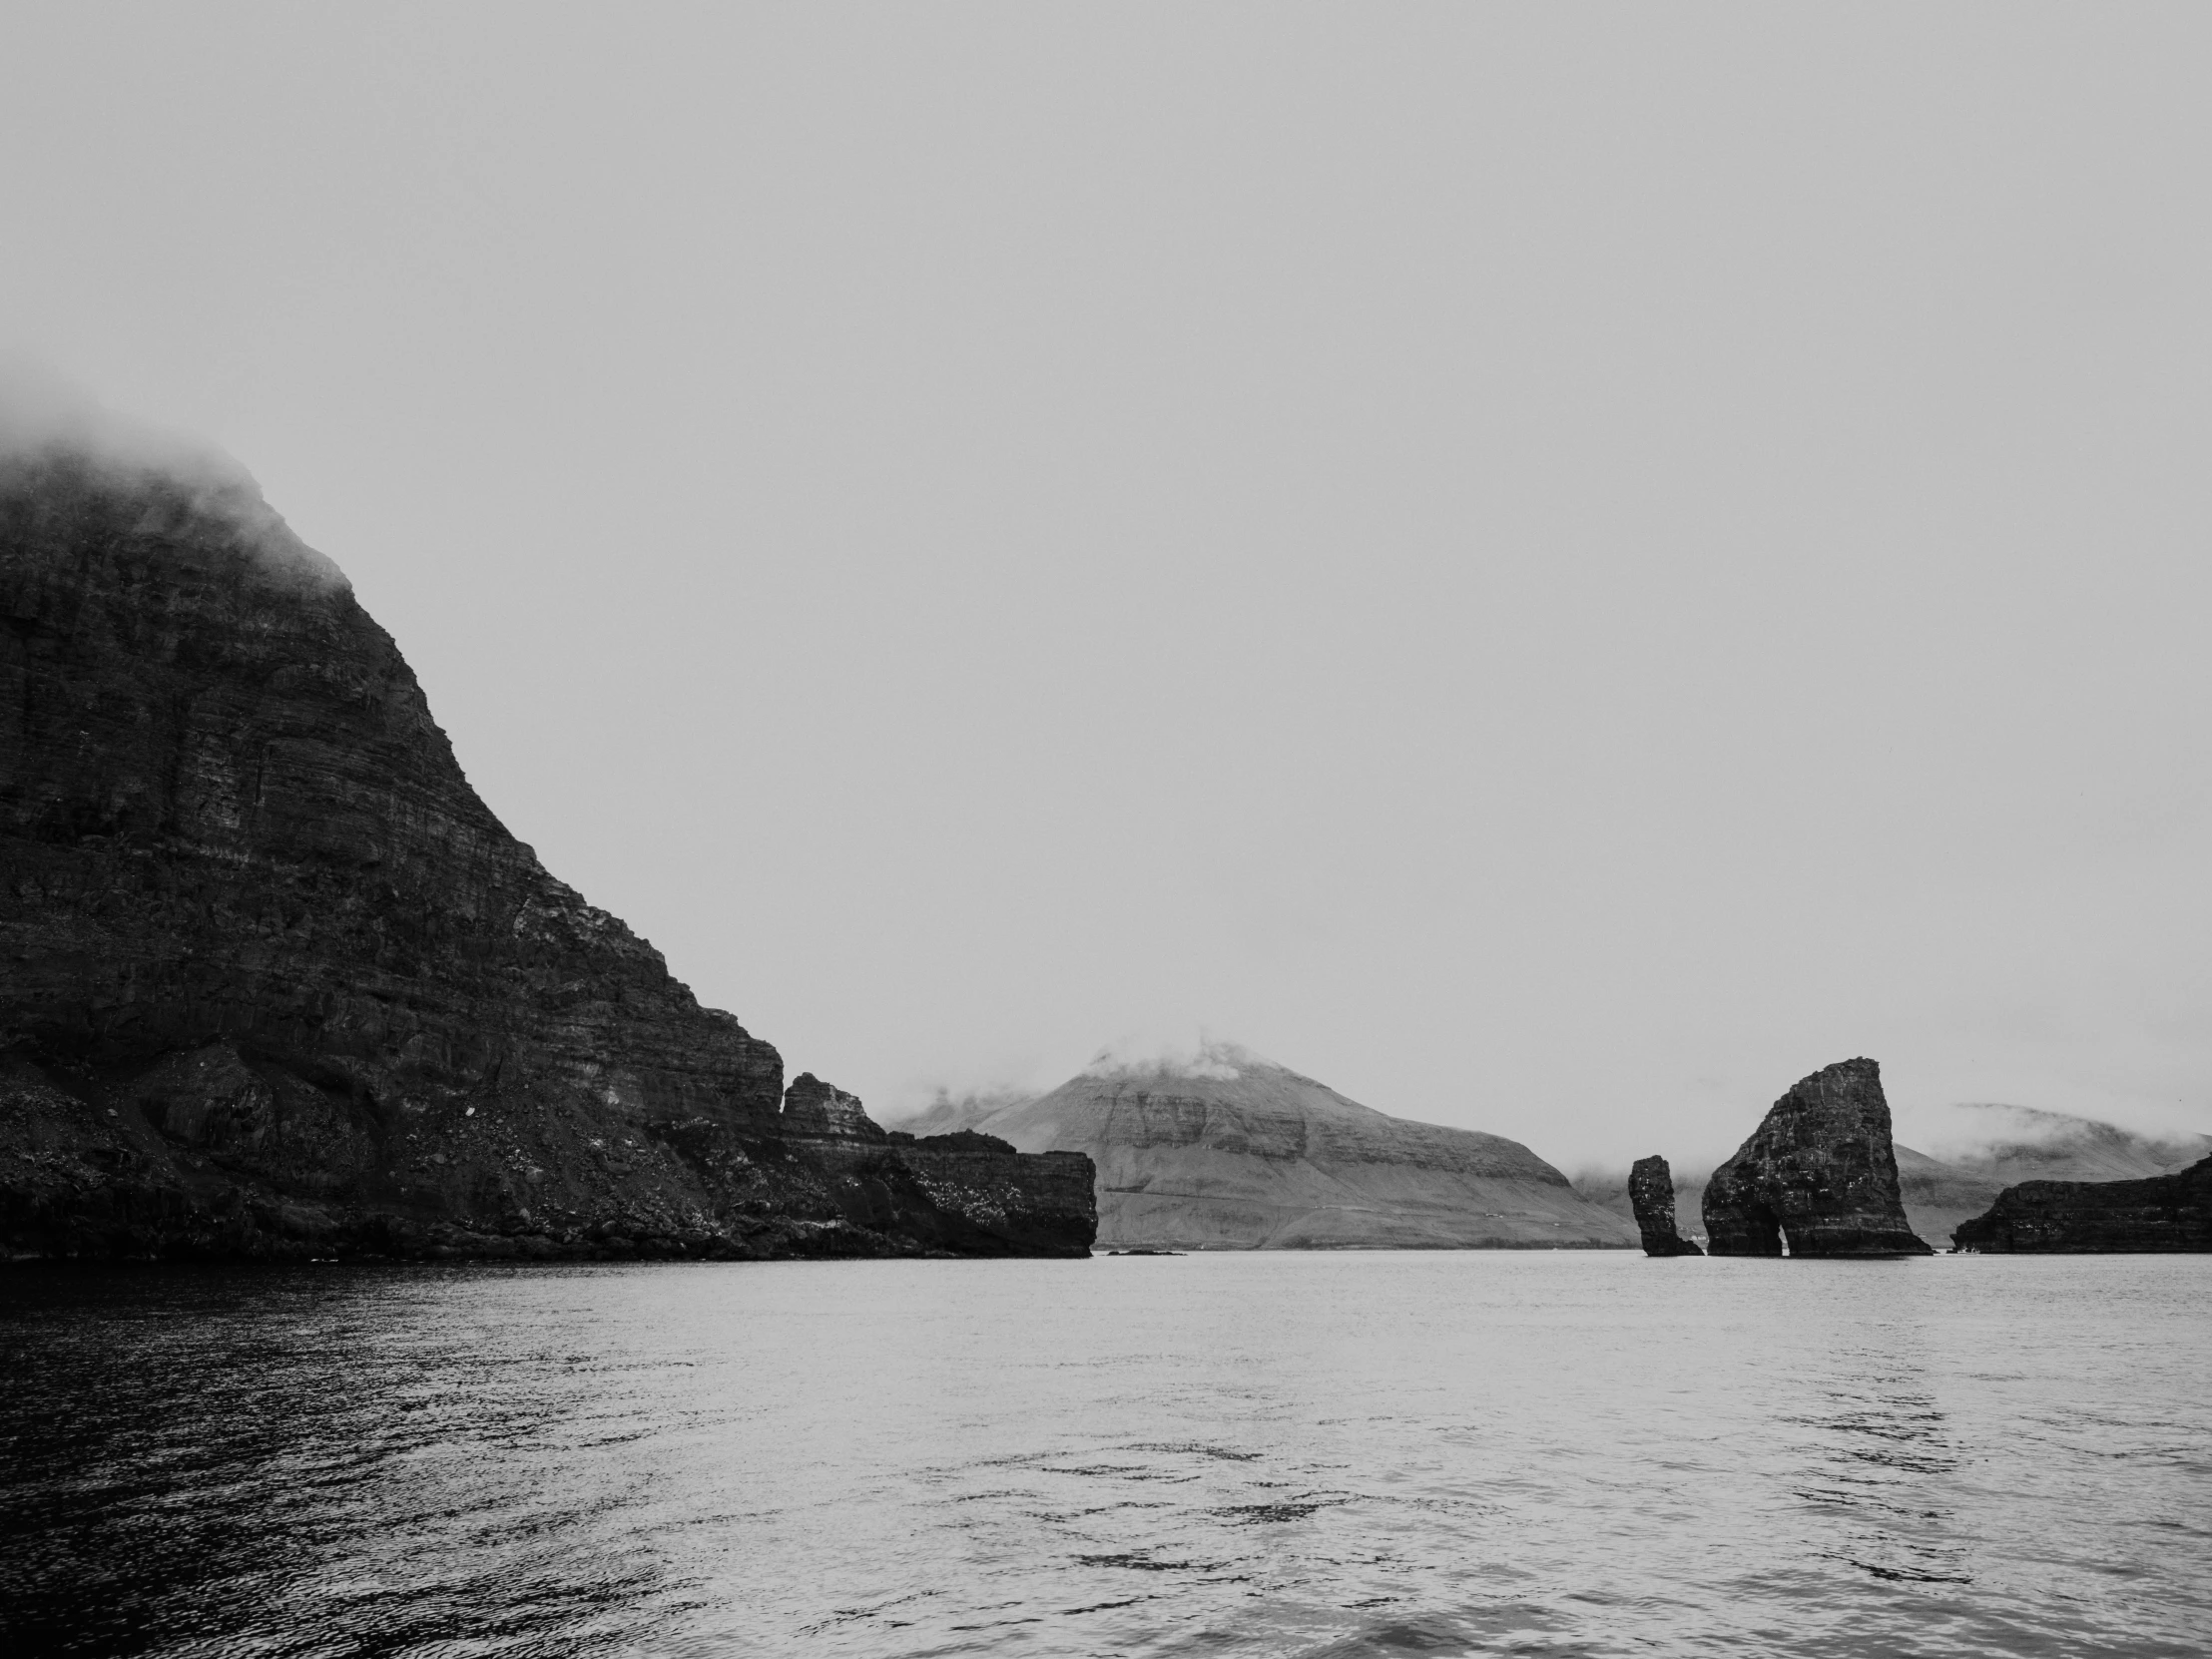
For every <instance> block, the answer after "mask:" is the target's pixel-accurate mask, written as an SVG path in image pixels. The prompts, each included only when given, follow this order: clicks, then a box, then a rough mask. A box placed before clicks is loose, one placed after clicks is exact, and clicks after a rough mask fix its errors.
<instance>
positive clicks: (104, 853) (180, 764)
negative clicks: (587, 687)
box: [0, 397, 1093, 1257]
mask: <svg viewBox="0 0 2212 1659" xmlns="http://www.w3.org/2000/svg"><path fill="white" fill-rule="evenodd" d="M14 407H15V408H16V410H17V412H16V414H15V415H13V416H12V417H11V419H12V422H13V424H12V426H11V428H10V430H11V433H12V436H11V448H10V449H9V451H8V453H7V454H6V455H5V456H0V624H4V626H0V853H4V863H0V870H4V874H5V879H6V882H7V889H8V890H7V896H8V898H9V900H10V901H9V903H8V904H7V905H6V906H5V907H4V908H0V960H4V961H5V962H6V963H7V970H6V972H5V973H0V1251H4V1252H6V1253H9V1254H18V1255H35V1256H49V1255H64V1256H96V1257H98V1256H119V1255H122V1256H149V1255H151V1256H164V1255H218V1256H220V1255H275V1256H286V1255H290V1256H297V1255H309V1254H333V1253H334V1254H356V1253H371V1254H401V1255H509V1256H512V1255H623V1254H637V1253H645V1254H657V1255H738V1256H778V1255H870V1254H900V1253H905V1254H916V1253H940V1254H941V1253H958V1254H1046V1255H1053V1254H1058V1255H1081V1254H1083V1253H1084V1250H1085V1247H1086V1246H1087V1245H1088V1243H1089V1239H1090V1236H1091V1230H1092V1225H1093V1221H1092V1217H1093V1211H1092V1200H1091V1194H1090V1182H1089V1166H1088V1164H1087V1163H1085V1162H1084V1161H1083V1160H1082V1159H1080V1158H1059V1159H1048V1160H1039V1159H1031V1158H1023V1157H1020V1156H1019V1155H1016V1154H1014V1153H1013V1152H1012V1151H1011V1150H1010V1149H1008V1148H1006V1147H1004V1146H1003V1145H1001V1144H998V1143H986V1142H982V1141H979V1140H975V1139H973V1138H970V1139H967V1140H963V1141H960V1142H958V1143H955V1144H936V1143H932V1142H928V1141H920V1142H915V1141H912V1140H911V1139H905V1140H893V1139H892V1138H890V1137H886V1136H885V1135H884V1133H883V1132H882V1131H881V1130H880V1129H878V1128H877V1127H876V1126H875V1125H874V1124H873V1123H871V1122H870V1121H869V1120H868V1119H867V1118H866V1116H865V1113H864V1112H863V1111H862V1109H861V1107H860V1103H859V1102H858V1101H857V1100H856V1099H854V1098H853V1097H851V1096H850V1095H847V1094H845V1093H843V1092H842V1091H838V1090H835V1089H833V1088H830V1086H828V1085H825V1084H821V1083H820V1082H819V1081H818V1080H816V1079H814V1078H812V1077H802V1078H801V1079H799V1080H798V1081H797V1082H796V1083H794V1085H793V1090H792V1093H791V1094H790V1095H787V1092H786V1090H785V1088H784V1075H783V1061H782V1057H781V1055H780V1054H779V1053H778V1052H777V1050H776V1049H775V1048H774V1047H773V1046H771V1045H770V1044H769V1043H767V1042H765V1041H762V1040H761V1039H759V1038H757V1037H755V1036H754V1035H752V1034H751V1033H750V1032H749V1031H747V1030H746V1029H745V1028H744V1027H743V1026H742V1025H741V1024H740V1023H739V1021H738V1020H737V1019H736V1018H734V1017H733V1016H731V1015H730V1014H727V1013H724V1012H721V1011H719V1010H716V1009H711V1008H703V1007H701V1006H700V1005H699V1003H698V1001H697V1000H696V999H695V998H694V997H693V995H692V993H691V991H690V990H689V988H688V987H686V986H685V985H683V984H682V983H680V982H678V981H677V980H676V979H675V978H674V977H672V976H671V975H670V973H669V971H668V967H667V964H666V962H665V961H664V960H663V958H662V957H661V955H660V953H659V952H658V951H656V950H655V949H654V948H653V947H652V946H651V945H650V944H648V943H647V942H646V941H645V940H643V939H641V938H639V937H638V936H637V935H636V934H634V933H633V932H631V930H630V929H629V928H628V927H627V926H625V925H624V924H623V923H622V922H621V921H620V920H619V919H618V918H616V917H615V916H613V915H611V914H609V913H608V912H606V911H604V910H601V909H598V908H596V907H594V906H593V905H591V904H589V903H587V902H586V901H585V900H584V899H583V898H582V897H581V896H580V895H579V894H578V893H576V892H575V891H574V890H573V889H572V888H570V887H568V886H567V885H566V884H565V883H563V882H561V881H559V880H557V879H555V878H554V877H553V876H552V875H551V874H550V873H549V872H548V871H547V870H546V869H545V868H544V866H543V865H542V864H541V863H540V862H539V861H538V859H537V857H536V855H535V853H534V852H533V851H532V850H531V848H530V847H528V846H527V845H525V844H523V843H522V842H521V841H519V840H517V839H516V838H515V837H514V836H513V835H512V834H510V833H509V832H508V830H506V828H505V826H503V825H502V824H501V823H500V822H499V820H498V819H497V818H496V817H494V816H493V815H492V813H491V812H490V810H489V809H488V808H487V807H486V806H485V805H484V803H483V802H482V800H481V799H479V798H478V796H477V795H476V793H475V791H474V790H473V789H472V788H470V786H469V784H468V782H467V780H466V779H465V778H464V777H463V776H462V773H461V770H460V768H459V766H458V765H457V764H456V762H455V760H454V758H453V753H452V749H451V746H450V744H449V743H448V742H447V740H446V736H445V734H444V733H443V732H442V731H441V730H440V729H439V727H438V726H437V724H436V722H435V721H434V720H433V719H432V718H431V715H430V710H429V706H428V702H427V700H426V699H425V698H424V696H423V693H422V690H421V688H420V686H419V685H418V684H417V683H416V681H415V678H414V676H413V674H412V672H411V671H410V670H409V668H408V666H407V664H406V662H405V660H404V659H403V658H402V657H401V656H400V654H399V652H398V649H397V647H396V646H395V645H394V643H393V642H392V640H391V638H390V636H389V635H388V634H386V633H385V632H384V631H383V629H381V628H380V627H378V626H377V624H376V623H375V622H374V621H373V620H372V619H371V618H370V617H369V616H368V615H367V614H366V612H364V611H363V610H362V609H361V607H360V605H359V604H358V602H357V601H356V600H355V598H354V596H353V593H352V591H351V588H350V587H349V585H348V584H346V583H345V582H344V580H343V579H342V578H341V577H338V576H336V574H335V572H334V568H333V567H329V566H328V562H327V561H324V560H321V559H320V558H319V556H318V555H313V554H311V553H309V552H308V551H307V550H305V549H304V548H302V547H300V546H299V544H298V543H297V538H295V537H292V536H291V535H290V533H289V531H288V530H286V529H284V528H283V526H282V522H281V520H280V519H278V518H277V516H276V515H275V514H274V513H272V512H270V511H269V510H268V508H267V506H266V503H264V502H263V501H262V498H261V495H260V492H259V490H258V488H256V487H255V486H254V484H253V481H252V480H251V478H248V477H246V476H245V475H244V474H243V472H240V471H237V470H236V469H235V463H231V462H228V461H227V459H225V458H223V457H220V456H215V457H212V458H211V457H210V456H209V455H208V454H207V453H205V452H203V451H200V450H198V449H189V448H188V451H187V452H186V453H185V454H184V455H183V457H182V458H179V457H178V455H177V453H176V451H175V450H174V449H173V447H172V446H171V445H170V443H169V440H167V439H166V438H159V437H156V438H148V437H146V436H145V435H144V434H143V433H142V432H140V431H138V430H137V429H135V428H132V427H130V426H129V425H128V424H122V425H118V424H117V423H115V422H112V421H108V420H106V419H105V417H104V416H102V415H101V414H100V413H99V411H97V410H88V409H86V408H85V407H84V406H83V405H82V404H79V403H71V402H69V401H68V400H66V399H61V400H58V401H57V400H56V399H54V398H52V397H48V398H46V399H45V401H43V402H40V401H37V400H26V399H24V398H21V397H18V398H17V399H16V401H15V404H14ZM26 408H28V409H29V410H30V411H31V412H30V413H29V414H25V413H23V412H22V411H23V410H24V409H26ZM802 1085H805V1087H802ZM793 1100H797V1101H798V1102H799V1103H800V1107H801V1109H799V1110H797V1111H793V1110H788V1109H787V1108H788V1106H789V1104H790V1102H791V1101H793ZM832 1108H833V1109H832Z"/></svg>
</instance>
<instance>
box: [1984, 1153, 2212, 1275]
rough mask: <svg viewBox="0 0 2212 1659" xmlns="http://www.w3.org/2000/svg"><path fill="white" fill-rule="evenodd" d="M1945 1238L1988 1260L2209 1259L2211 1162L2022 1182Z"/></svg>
mask: <svg viewBox="0 0 2212 1659" xmlns="http://www.w3.org/2000/svg"><path fill="white" fill-rule="evenodd" d="M1950 1238H1951V1243H1952V1244H1954V1245H1956V1246H1957V1247H1958V1248H1959V1249H1960V1250H1975V1251H1988V1252H1991V1253H2008V1252H2014V1251H2023V1252H2024V1251H2047V1252H2053V1253H2059V1252H2099V1253H2106V1252H2124V1251H2155V1252H2159V1253H2161V1254H2164V1253H2170V1252H2175V1251H2212V1158H2206V1159H2203V1160H2201V1161H2200V1162H2198V1163H2195V1164H2192V1165H2190V1166H2189V1167H2188V1168H2187V1169H2185V1170H2180V1171H2177V1172H2176V1173H2174V1174H2172V1175H2153V1176H2149V1177H2146V1178H2145V1179H2143V1180H2139V1181H2023V1182H2021V1183H2020V1184H2019V1185H2018V1186H2016V1187H2007V1188H2005V1189H2004V1191H2003V1192H2001V1193H1999V1194H1998V1195H1997V1201H1996V1203H1994V1204H1993V1205H1991V1206H1990V1207H1989V1211H1988V1214H1986V1215H1981V1216H1976V1217H1975V1218H1974V1219H1973V1220H1971V1221H1969V1222H1964V1223H1962V1224H1961V1225H1960V1226H1959V1228H1958V1230H1957V1231H1956V1232H1955V1233H1953V1234H1951V1236H1950Z"/></svg>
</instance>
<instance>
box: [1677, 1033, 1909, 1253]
mask: <svg viewBox="0 0 2212 1659" xmlns="http://www.w3.org/2000/svg"><path fill="white" fill-rule="evenodd" d="M1704 1208H1705V1237H1706V1249H1707V1250H1708V1251H1710V1252H1711V1253H1712V1254H1713V1255H1715V1256H1780V1255H1782V1254H1783V1253H1784V1251H1783V1244H1784V1240H1785V1239H1787V1241H1788V1245H1789V1251H1788V1253H1789V1254H1790V1255H1792V1256H1932V1255H1934V1254H1935V1252H1934V1251H1933V1250H1932V1249H1931V1248H1930V1247H1929V1246H1928V1245H1927V1244H1926V1243H1924V1242H1923V1241H1922V1240H1921V1239H1920V1238H1918V1237H1916V1236H1915V1234H1914V1232H1913V1230H1912V1227H1911V1226H1910V1225H1909V1224H1908V1223H1907V1221H1906V1219H1905V1203H1904V1199H1903V1197H1902V1196H1901V1194H1900V1192H1899V1190H1898V1161H1897V1152H1896V1149H1895V1147H1894V1146H1893V1145H1892V1142H1891V1138H1890V1103H1889V1101H1888V1100H1887V1099H1886V1098H1885V1097H1884V1096H1883V1093H1882V1068H1881V1067H1880V1066H1878V1065H1877V1064H1876V1063H1875V1062H1874V1061H1872V1060H1868V1059H1854V1060H1840V1061H1838V1062H1837V1063H1836V1064H1835V1065H1832V1066H1829V1067H1827V1068H1826V1069H1825V1070H1822V1071H1817V1072H1815V1073H1813V1075H1812V1076H1810V1077H1806V1078H1802V1079H1800V1080H1799V1082H1798V1083H1797V1085H1796V1086H1795V1087H1794V1088H1792V1089H1791V1090H1790V1092H1789V1093H1788V1094H1786V1095H1784V1096H1783V1097H1782V1098H1781V1099H1780V1100H1778V1101H1776V1102H1775V1103H1774V1106H1773V1107H1772V1109H1771V1110H1769V1111H1768V1113H1767V1116H1766V1119H1765V1121H1764V1122H1762V1123H1761V1124H1760V1125H1759V1127H1758V1129H1757V1130H1755V1131H1754V1132H1753V1134H1752V1137H1751V1139H1749V1140H1747V1141H1746V1142H1744V1144H1743V1145H1742V1146H1741V1147H1739V1148H1738V1149H1737V1151H1736V1155H1735V1156H1734V1157H1733V1158H1731V1159H1729V1160H1728V1162H1727V1163H1725V1164H1723V1165H1721V1167H1720V1168H1719V1169H1717V1170H1715V1171H1714V1172H1713V1177H1712V1179H1711V1180H1710V1181H1709V1182H1708V1183H1707V1184H1706V1188H1705V1206H1704Z"/></svg>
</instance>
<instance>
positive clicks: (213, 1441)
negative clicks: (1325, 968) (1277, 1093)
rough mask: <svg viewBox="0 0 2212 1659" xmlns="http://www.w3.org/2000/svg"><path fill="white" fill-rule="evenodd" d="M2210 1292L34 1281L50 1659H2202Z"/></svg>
mask: <svg viewBox="0 0 2212 1659" xmlns="http://www.w3.org/2000/svg"><path fill="white" fill-rule="evenodd" d="M2208 1270H2212V1263H2207V1262H2203V1261H2186V1260H2184V1261H2173V1260H2165V1261H2157V1262H2151V1263H2138V1264H2135V1265H2133V1266H2127V1265H2124V1264H2123V1265H2115V1264H2112V1263H2101V1264H2099V1263H2079V1262H2077V1263H2073V1264H2066V1263H2050V1262H2043V1263H2037V1262H2032V1261H2025V1260H2022V1261H2010V1260H2006V1259H1978V1260H1972V1261H1964V1260H1961V1261H1951V1260H1949V1259H1942V1260H1937V1261H1923V1262H1915V1263H1910V1264H1901V1265H1896V1267H1895V1271H1892V1270H1891V1269H1889V1268H1880V1267H1877V1268H1873V1269H1871V1270H1870V1269H1869V1267H1868V1265H1866V1264H1822V1263H1798V1262H1743V1263H1730V1262H1704V1263H1699V1264H1694V1265H1693V1266H1692V1269H1691V1270H1690V1271H1682V1270H1681V1265H1680V1264H1646V1263H1644V1262H1643V1261H1641V1259H1631V1258H1602V1259H1599V1258H1581V1259H1574V1258H1569V1257H1564V1256H1561V1257H1514V1256H1507V1255H1499V1256H1490V1257H1465V1256H1459V1257H1454V1256H1448V1255H1436V1256H1397V1257H1382V1256H1375V1257H1358V1258H1354V1257H1305V1258H1285V1257H1276V1258H1241V1259H1201V1258H1193V1259H1187V1260H1186V1259H1178V1260H1170V1261H1141V1262H1115V1261H1100V1262H1091V1263H1050V1264H1043V1263H998V1264H927V1263H924V1264H894V1263H879V1264H817V1265H793V1266H791V1267H788V1268H787V1267H775V1268H758V1267H746V1266H742V1265H737V1266H719V1267H715V1266H693V1267H685V1266H681V1265H671V1266H663V1267H650V1266H638V1267H614V1266H606V1267H589V1268H578V1267H566V1268H519V1267H518V1268H499V1269H491V1270H467V1269H424V1268H392V1269H372V1268H322V1269H313V1270H290V1271H263V1272H253V1273H245V1272H223V1271H209V1272H203V1273H197V1274H196V1273H191V1272H183V1271H178V1270H161V1271H158V1272H156V1271H148V1272H143V1273H122V1274H108V1275H100V1274H71V1275H62V1274H51V1273H44V1272H34V1273H28V1274H18V1275H15V1276H12V1277H11V1276H6V1275H0V1315H4V1318H0V1359H4V1361H5V1363H6V1366H7V1375H8V1377H9V1379H10V1380H11V1383H13V1386H12V1388H11V1390H10V1391H8V1392H7V1393H6V1394H5V1395H4V1396H0V1436H4V1437H5V1441H6V1443H7V1445H8V1448H9V1457H10V1462H9V1465H8V1470H7V1477H6V1487H5V1495H4V1498H0V1505H4V1509H0V1526H4V1527H5V1530H6V1533H7V1538H6V1544H7V1547H6V1549H5V1551H4V1552H0V1606H4V1607H5V1609H6V1618H7V1621H8V1628H7V1636H8V1646H9V1651H10V1655H11V1659H13V1655H14V1654H16V1653H38V1652H72V1653H87V1654H90V1653H102V1654H109V1653H114V1654H122V1653H160V1654H165V1655H168V1654H174V1655H195V1656H197V1655H201V1654H210V1655H212V1654H217V1653H223V1654H232V1653H254V1654H270V1655H284V1654H302V1655H303V1654H307V1653H314V1654H317V1655H322V1654H333V1655H334V1654H355V1653H361V1654H367V1653H375V1654H422V1655H432V1654H435V1655H440V1656H444V1655H456V1654H471V1655H474V1654H510V1653H511V1654H517V1655H521V1654H529V1655H553V1656H559V1655H567V1654H583V1653H587V1652H588V1653H595V1654H596V1653H600V1652H608V1651H640V1652H654V1653H661V1652H668V1653H678V1654H687V1653H700V1654H710V1653H727V1652H746V1653H782V1652H804V1653H807V1654H809V1655H817V1654H829V1655H840V1654H855V1655H859V1654H865V1655H877V1654H882V1655H889V1654H901V1655H903V1654H923V1653H928V1654H936V1653H974V1654H997V1653H1007V1654H1012V1653H1017V1652H1018V1653H1020V1654H1023V1655H1025V1656H1026V1655H1062V1654H1065V1655H1090V1654H1097V1653H1106V1652H1111V1653H1116V1654H1124V1653H1126V1654H1133V1655H1163V1654H1176V1655H1184V1654H1200V1653H1203V1654H1209V1655H1211V1654H1219V1653H1256V1654H1296V1655H1321V1654H1333V1655H1355V1654H1378V1655H1383V1654H1403V1653H1424V1652H1436V1653H1447V1652H1448V1653H1461V1652H1513V1651H1526V1652H1544V1653H1552V1654H1590V1655H1616V1654H1622V1655H1625V1654H1637V1655H1651V1654H1659V1655H1683V1656H1689V1655H1696V1656H1698V1659H1705V1656H1709V1655H1716V1654H1769V1653H1774V1652H1785V1651H1786V1652H1790V1653H1792V1654H1793V1655H1808V1656H1815V1659H1819V1656H1829V1655H1833V1656H1838V1659H1841V1656H1845V1655H1851V1656H1858V1655H1878V1654H1879V1655H1885V1656H1886V1655H1889V1654H1894V1653H1898V1652H1938V1651H1940V1652H1946V1653H1961V1654H1976V1653H1985V1654H2005V1655H2012V1654H2017V1653H2037V1652H2048V1653H2054V1654H2055V1653H2067V1654H2075V1653H2082V1654H2115V1655H2116V1654H2127V1655H2131V1656H2133V1655H2146V1656H2147V1655H2161V1654H2169V1653H2170V1654H2181V1653H2188V1652H2193V1651H2195V1640H2196V1638H2195V1633H2196V1632H2197V1631H2199V1630H2201V1629H2203V1628H2208V1627H2212V1570H2208V1568H2207V1559H2208V1558H2207V1554H2206V1552H2205V1551H2203V1550H2201V1549H2198V1548H2194V1547H2192V1546H2193V1545H2195V1544H2197V1543H2201V1542H2202V1541H2203V1539H2204V1538H2205V1537H2206V1536H2207V1528H2206V1523H2205V1520H2204V1517H2205V1515H2206V1514H2207V1513H2212V1503H2208V1502H2207V1495H2208V1482H2212V1471H2208V1468H2207V1461H2206V1459H2205V1458H2204V1457H2203V1455H2202V1452H2201V1446H2202V1445H2203V1444H2204V1443H2206V1438H2205V1437H2206V1435H2207V1434H2208V1433H2212V1402H2208V1401H2207V1399H2206V1397H2205V1395H2204V1392H2203V1389H2202V1387H2201V1379H2202V1376H2203V1375H2204V1368H2205V1365H2206V1363H2207V1361H2212V1331H2208V1329H2207V1322H2205V1321H2203V1320H2202V1318H2201V1315H2200V1313H2199V1310H2200V1309H2201V1306H2202V1301H2203V1295H2204V1293H2205V1292H2206V1291H2207V1290H2212V1271H2208Z"/></svg>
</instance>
